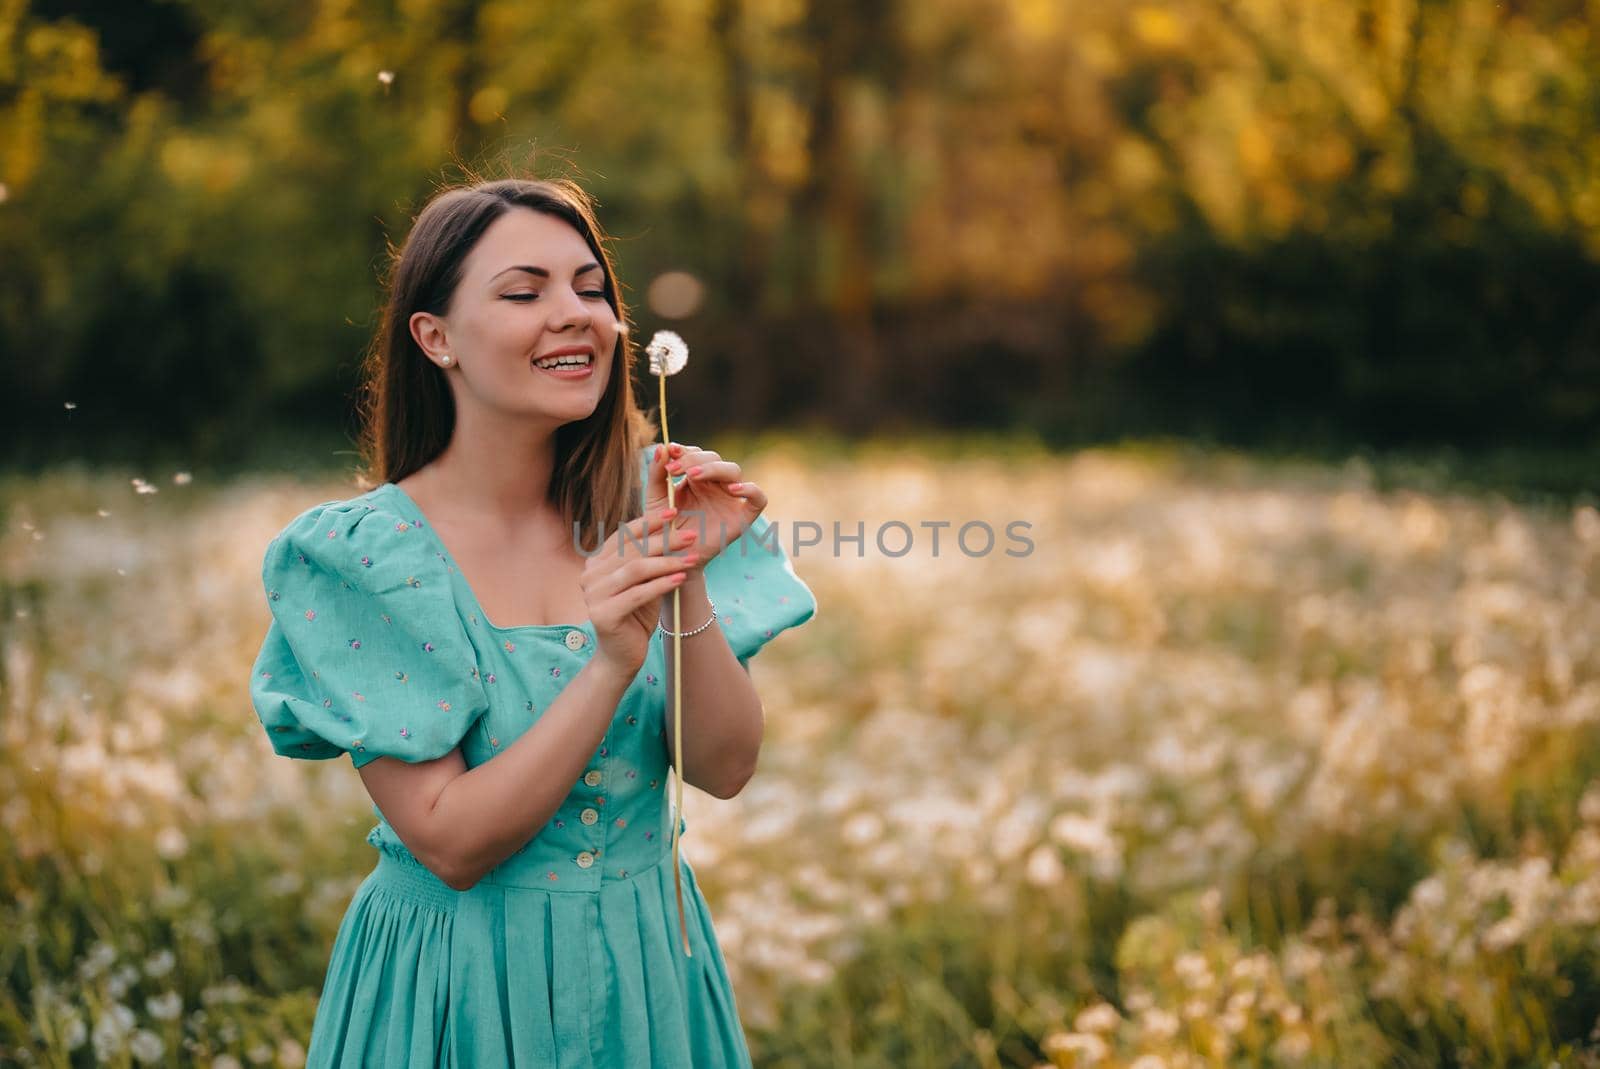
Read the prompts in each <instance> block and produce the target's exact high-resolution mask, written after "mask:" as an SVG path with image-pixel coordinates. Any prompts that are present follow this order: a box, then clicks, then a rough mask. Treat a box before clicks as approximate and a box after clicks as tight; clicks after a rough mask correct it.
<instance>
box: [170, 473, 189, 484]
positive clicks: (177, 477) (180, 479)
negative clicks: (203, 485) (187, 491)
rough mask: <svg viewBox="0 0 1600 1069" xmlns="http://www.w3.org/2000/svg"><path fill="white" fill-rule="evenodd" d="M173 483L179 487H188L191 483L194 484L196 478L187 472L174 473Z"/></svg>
mask: <svg viewBox="0 0 1600 1069" xmlns="http://www.w3.org/2000/svg"><path fill="white" fill-rule="evenodd" d="M172 481H173V482H175V483H177V484H178V485H179V486H188V485H189V484H190V483H192V482H194V476H193V475H191V474H189V473H188V472H186V471H179V472H174V473H173V475H172Z"/></svg>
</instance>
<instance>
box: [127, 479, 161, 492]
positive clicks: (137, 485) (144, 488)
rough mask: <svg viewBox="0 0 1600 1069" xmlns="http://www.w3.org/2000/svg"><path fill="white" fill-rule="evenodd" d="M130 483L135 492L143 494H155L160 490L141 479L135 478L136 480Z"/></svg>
mask: <svg viewBox="0 0 1600 1069" xmlns="http://www.w3.org/2000/svg"><path fill="white" fill-rule="evenodd" d="M130 481H131V482H132V483H133V488H134V489H135V490H137V491H138V492H139V493H141V494H153V493H156V492H157V490H159V489H160V487H156V486H152V485H150V484H149V483H147V482H145V481H144V480H143V479H140V478H137V477H135V478H134V479H132V480H130Z"/></svg>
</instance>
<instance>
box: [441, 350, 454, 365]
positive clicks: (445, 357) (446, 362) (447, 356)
mask: <svg viewBox="0 0 1600 1069" xmlns="http://www.w3.org/2000/svg"><path fill="white" fill-rule="evenodd" d="M454 359H455V357H453V356H451V355H450V354H449V353H445V354H444V355H443V356H441V357H440V358H439V363H441V364H443V365H444V366H445V367H449V366H450V362H451V361H452V360H454Z"/></svg>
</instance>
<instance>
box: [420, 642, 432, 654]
mask: <svg viewBox="0 0 1600 1069" xmlns="http://www.w3.org/2000/svg"><path fill="white" fill-rule="evenodd" d="M422 650H423V652H424V653H432V652H433V643H431V642H424V643H423V644H422Z"/></svg>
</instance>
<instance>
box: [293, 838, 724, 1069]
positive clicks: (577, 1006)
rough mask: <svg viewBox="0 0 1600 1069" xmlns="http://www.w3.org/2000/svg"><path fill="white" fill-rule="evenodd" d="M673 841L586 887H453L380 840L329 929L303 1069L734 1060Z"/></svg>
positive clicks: (553, 1067) (704, 1068)
mask: <svg viewBox="0 0 1600 1069" xmlns="http://www.w3.org/2000/svg"><path fill="white" fill-rule="evenodd" d="M682 865H683V892H684V911H685V913H686V915H687V918H688V933H689V945H690V946H691V947H692V948H693V950H694V955H693V957H685V956H684V953H683V947H682V943H681V937H680V936H679V934H678V912H677V904H676V902H677V900H676V894H675V892H674V890H673V882H672V854H671V852H670V851H665V852H664V853H663V856H662V859H661V860H660V861H658V862H656V863H655V864H653V865H651V866H650V867H649V868H646V869H643V870H640V871H638V872H637V873H635V874H634V875H632V876H630V877H628V878H627V879H622V880H613V881H609V882H607V883H605V884H603V885H602V886H601V888H600V889H599V890H597V891H545V890H541V889H537V888H529V887H518V886H508V885H504V884H491V883H489V882H487V881H483V882H480V883H478V884H477V885H476V886H474V887H473V888H471V889H470V890H467V891H455V890H453V889H452V888H450V887H449V886H448V885H446V884H445V883H443V882H442V881H440V880H438V879H437V878H436V877H435V876H434V875H433V874H432V873H431V872H429V871H428V870H427V869H425V868H423V867H422V866H421V865H420V864H418V863H416V862H413V861H408V860H405V859H401V858H396V857H394V856H392V855H390V854H388V853H384V852H381V851H380V853H379V861H378V864H377V867H376V868H374V869H373V871H372V872H371V873H370V874H369V875H368V876H367V877H366V879H365V880H363V881H362V883H361V885H360V886H359V887H358V888H357V889H356V893H355V895H354V897H353V898H352V899H351V902H350V906H349V908H348V909H347V911H346V912H345V916H344V919H343V921H342V922H341V923H340V925H339V931H338V934H337V936H336V937H335V939H334V945H333V952H332V955H331V958H330V961H329V964H328V971H327V978H326V980H325V982H324V984H323V990H322V997H321V1001H320V1002H319V1003H318V1005H317V1013H316V1019H315V1022H314V1024H313V1025H312V1031H311V1037H310V1042H309V1043H308V1045H307V1047H308V1049H307V1055H306V1065H307V1066H308V1069H331V1067H335V1066H337V1067H339V1069H357V1067H366V1066H374V1067H381V1069H398V1067H401V1066H405V1067H408V1069H432V1067H435V1066H452V1067H460V1069H495V1067H499V1066H516V1067H519V1069H749V1067H750V1064H751V1063H750V1052H749V1048H748V1047H747V1045H746V1041H745V1035H744V1030H743V1027H742V1026H741V1024H740V1021H739V1014H738V1009H737V1006H736V1004H735V1001H734V995H733V986H732V984H731V982H730V981H729V977H728V971H727V967H726V964H725V963H724V961H723V957H722V951H721V949H720V948H719V947H718V945H717V941H716V936H715V933H714V931H713V929H712V923H711V914H710V911H709V910H708V909H707V907H706V903H705V899H704V897H703V896H702V895H701V893H700V888H699V886H698V885H697V884H696V883H695V880H694V873H693V870H692V869H691V868H690V867H689V863H688V861H687V859H684V860H683V861H682Z"/></svg>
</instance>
